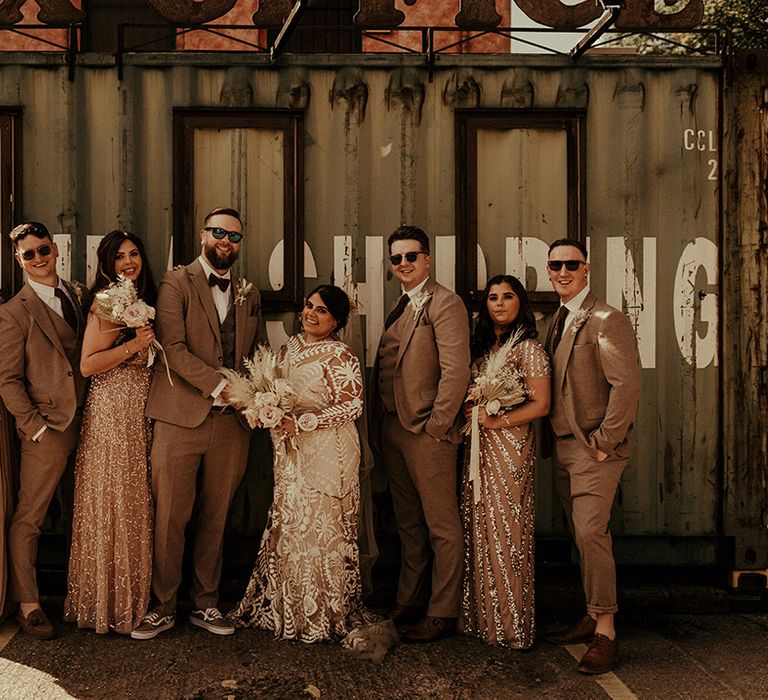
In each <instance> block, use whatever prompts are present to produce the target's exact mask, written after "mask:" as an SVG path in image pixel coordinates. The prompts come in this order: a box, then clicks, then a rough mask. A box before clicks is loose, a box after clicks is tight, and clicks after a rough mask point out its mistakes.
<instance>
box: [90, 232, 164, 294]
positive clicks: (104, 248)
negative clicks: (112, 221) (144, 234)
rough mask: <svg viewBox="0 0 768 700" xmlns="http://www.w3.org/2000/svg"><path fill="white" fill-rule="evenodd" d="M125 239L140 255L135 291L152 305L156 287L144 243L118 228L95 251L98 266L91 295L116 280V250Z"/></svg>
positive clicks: (102, 240)
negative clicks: (139, 270) (139, 267)
mask: <svg viewBox="0 0 768 700" xmlns="http://www.w3.org/2000/svg"><path fill="white" fill-rule="evenodd" d="M125 241H130V242H131V243H133V244H134V245H135V246H136V248H137V249H138V251H139V255H141V272H140V273H139V278H138V279H137V280H136V282H135V283H134V284H135V285H136V292H137V293H138V295H139V298H140V299H143V300H144V301H145V302H147V304H149V305H150V306H154V305H155V302H156V301H157V288H156V287H155V281H154V279H153V278H152V270H151V269H150V267H149V261H148V260H147V256H146V253H145V252H144V244H143V243H142V242H141V239H140V238H139V237H138V236H136V235H135V234H133V233H131V232H130V231H120V230H119V229H116V230H114V231H110V232H109V233H108V234H107V235H106V236H104V238H102V239H101V243H99V248H98V250H97V251H96V257H97V258H98V266H97V267H96V279H95V280H94V282H93V286H92V287H91V296H92V297H94V296H95V295H96V293H97V292H100V291H101V290H102V289H105V288H106V287H108V286H109V285H110V284H112V283H113V282H116V281H117V275H116V274H115V260H116V259H117V251H118V250H120V246H121V245H123V243H124V242H125Z"/></svg>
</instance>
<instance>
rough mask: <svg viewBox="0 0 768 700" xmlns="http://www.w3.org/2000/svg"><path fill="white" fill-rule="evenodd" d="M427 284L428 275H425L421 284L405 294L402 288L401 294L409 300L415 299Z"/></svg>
mask: <svg viewBox="0 0 768 700" xmlns="http://www.w3.org/2000/svg"><path fill="white" fill-rule="evenodd" d="M427 282H429V275H427V276H426V277H425V278H424V279H423V280H422V281H421V282H419V283H418V284H417V285H416V286H415V287H414V288H413V289H411V290H410V291H408V292H406V291H405V290H404V289H403V288H402V287H400V289H402V291H403V294H407V295H408V296H409V297H410V298H411V299H413V297H415V296H416V295H417V294H418V293H419V292H420V291H421V290H422V289H424V285H425V284H426V283H427Z"/></svg>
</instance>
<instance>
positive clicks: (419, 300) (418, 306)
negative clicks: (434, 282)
mask: <svg viewBox="0 0 768 700" xmlns="http://www.w3.org/2000/svg"><path fill="white" fill-rule="evenodd" d="M431 298H432V292H425V291H421V292H419V293H418V294H417V295H416V296H414V297H411V301H410V302H409V303H410V305H411V306H412V307H413V315H414V316H418V314H419V311H421V310H422V309H423V308H424V307H425V306H426V304H427V302H428V301H429V300H430V299H431Z"/></svg>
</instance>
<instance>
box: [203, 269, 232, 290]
mask: <svg viewBox="0 0 768 700" xmlns="http://www.w3.org/2000/svg"><path fill="white" fill-rule="evenodd" d="M208 286H209V287H218V288H219V289H220V290H221V291H222V292H226V291H227V288H228V287H229V280H228V279H225V278H224V277H219V276H218V275H214V274H213V273H212V272H211V274H210V275H208Z"/></svg>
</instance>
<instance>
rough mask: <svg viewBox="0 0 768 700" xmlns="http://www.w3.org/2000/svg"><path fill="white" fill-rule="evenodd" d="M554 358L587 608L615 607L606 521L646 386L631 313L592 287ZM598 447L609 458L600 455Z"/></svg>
mask: <svg viewBox="0 0 768 700" xmlns="http://www.w3.org/2000/svg"><path fill="white" fill-rule="evenodd" d="M553 326H554V323H553V324H552V326H551V327H550V331H549V335H548V338H547V349H548V350H549V349H551V342H552V333H553ZM552 365H553V372H552V412H551V414H550V418H549V421H550V426H551V430H552V433H553V434H554V458H555V482H556V485H557V489H558V493H559V494H560V500H561V502H562V504H563V508H564V509H565V512H566V515H567V516H568V521H569V525H570V527H571V530H572V532H573V536H574V539H575V541H576V546H577V548H578V550H579V556H580V558H581V574H582V582H583V585H584V592H585V595H586V599H587V610H588V611H589V612H591V613H612V612H615V611H616V609H617V605H616V571H615V565H614V561H613V552H612V543H611V535H610V532H609V530H608V521H609V520H610V517H611V506H612V504H613V499H614V496H615V494H616V488H617V486H618V483H619V479H620V478H621V473H622V471H623V470H624V467H625V466H626V463H627V459H628V458H629V441H630V432H631V429H632V421H633V420H634V418H635V412H636V410H637V402H638V397H639V391H640V372H639V368H638V364H637V344H636V340H635V334H634V332H633V330H632V326H631V324H630V322H629V319H627V317H626V316H625V315H624V314H623V313H621V311H619V310H617V309H614V308H613V307H612V306H608V305H607V304H604V303H602V302H600V301H598V300H597V298H596V297H595V295H594V294H592V292H589V293H588V294H587V296H586V298H585V299H584V302H583V303H582V305H581V309H580V310H579V311H578V312H577V313H576V314H574V317H573V318H572V319H571V322H570V324H569V325H568V326H567V327H566V328H565V332H564V333H563V336H562V339H561V341H560V344H559V345H558V346H557V349H556V351H555V352H554V355H553V357H552ZM598 450H600V451H601V452H604V453H605V454H607V455H608V457H607V459H605V460H603V461H602V462H600V461H598V460H597V451H598ZM544 452H545V455H546V456H549V455H548V454H547V452H548V450H546V449H545V450H544Z"/></svg>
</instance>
